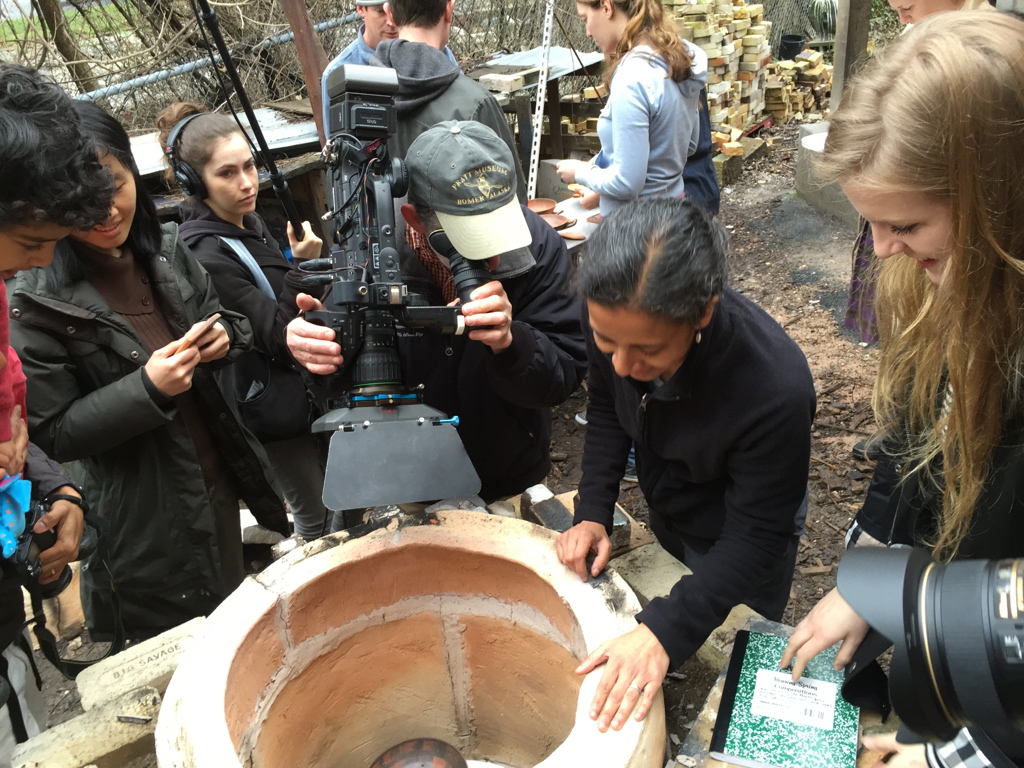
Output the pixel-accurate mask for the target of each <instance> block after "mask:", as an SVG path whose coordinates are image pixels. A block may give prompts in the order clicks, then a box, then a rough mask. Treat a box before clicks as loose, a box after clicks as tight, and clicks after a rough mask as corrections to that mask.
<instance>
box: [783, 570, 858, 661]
mask: <svg viewBox="0 0 1024 768" xmlns="http://www.w3.org/2000/svg"><path fill="white" fill-rule="evenodd" d="M868 629H869V627H868V623H867V622H866V621H864V619H862V618H861V617H860V616H859V615H858V614H857V612H856V611H855V610H853V608H851V607H850V604H849V603H847V602H846V601H845V600H844V599H843V598H842V596H841V595H840V594H839V590H836V589H833V590H832V591H831V592H829V593H828V594H827V595H825V596H824V597H823V598H822V599H821V600H820V601H818V604H817V605H816V606H814V608H812V609H811V612H810V613H808V614H807V615H806V616H805V617H804V620H803V621H801V622H800V623H799V624H797V625H796V629H794V630H793V634H792V636H791V637H790V638H789V643H788V644H787V645H786V651H785V653H783V654H782V661H781V662H780V664H779V666H781V667H782V668H783V669H786V668H788V667H789V665H790V663H792V665H793V679H794V680H799V679H800V675H802V674H803V673H804V668H805V667H806V666H807V662H809V661H810V660H811V659H813V658H814V657H815V656H817V655H818V654H819V653H821V652H822V651H824V650H825V649H826V648H831V647H832V646H833V645H835V644H836V643H838V642H842V645H841V646H840V648H839V651H838V652H837V653H836V660H835V665H834V666H835V668H836V669H842V668H843V667H845V666H846V665H847V664H849V663H850V659H852V658H853V653H854V651H856V650H857V647H858V646H859V645H860V644H861V642H862V641H863V640H864V636H865V635H867V633H868Z"/></svg>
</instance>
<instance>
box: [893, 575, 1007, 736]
mask: <svg viewBox="0 0 1024 768" xmlns="http://www.w3.org/2000/svg"><path fill="white" fill-rule="evenodd" d="M1022 584H1024V559H1022V560H992V561H988V560H966V561H962V562H957V563H951V564H950V565H946V566H942V565H939V564H937V563H931V564H929V566H928V567H926V568H925V569H924V571H923V572H922V573H921V576H920V583H919V587H918V594H919V605H920V609H919V618H918V622H917V623H918V625H919V629H918V632H919V633H920V636H921V644H920V645H921V648H920V650H921V659H920V661H919V663H918V665H919V666H923V667H924V670H925V672H926V674H927V676H928V677H927V679H928V680H929V682H930V683H931V689H932V690H931V691H930V695H929V696H928V697H927V699H929V700H931V701H933V702H934V705H935V706H936V708H937V709H938V711H939V712H940V713H941V714H942V716H943V719H944V720H946V721H947V722H949V723H951V724H952V725H953V726H955V727H957V728H959V727H963V726H968V725H985V726H996V727H999V726H1002V727H1007V728H1019V727H1021V726H1024V695H1022V694H1024V588H1022ZM901 714H902V713H901ZM904 719H906V718H904Z"/></svg>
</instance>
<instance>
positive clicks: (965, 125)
mask: <svg viewBox="0 0 1024 768" xmlns="http://www.w3.org/2000/svg"><path fill="white" fill-rule="evenodd" d="M820 172H821V174H822V176H824V177H825V178H826V179H831V180H837V181H839V183H840V184H841V185H842V187H843V189H844V191H845V192H846V194H847V196H848V197H849V198H850V200H851V202H852V203H853V205H854V207H856V208H857V210H858V211H859V212H860V213H861V215H862V216H863V217H864V218H865V219H867V221H868V222H869V223H870V224H871V227H872V233H873V235H874V240H875V252H876V253H877V254H878V256H879V257H880V258H881V259H883V261H884V264H883V267H882V272H881V275H880V280H879V297H878V308H879V325H880V331H881V336H882V353H881V358H880V365H879V374H878V379H877V382H876V385H875V392H874V408H875V414H876V421H877V424H878V428H879V430H880V431H882V432H884V433H886V434H888V435H889V436H890V437H889V439H888V441H887V447H886V453H887V455H885V456H883V457H882V459H881V460H880V462H879V467H878V470H877V471H876V474H875V478H874V480H873V481H872V486H871V488H870V489H869V492H868V500H867V502H866V503H865V505H864V508H863V509H862V510H861V512H860V514H859V515H858V517H857V522H856V525H855V527H854V530H853V533H852V536H851V538H852V539H853V540H854V543H855V544H865V543H874V544H882V545H887V546H891V545H900V544H904V545H913V546H927V547H930V548H931V549H932V552H933V554H934V555H935V556H936V557H938V558H939V559H941V560H944V561H949V560H953V559H957V558H1004V557H1020V556H1021V555H1024V195H1022V194H1021V191H1020V184H1021V179H1024V22H1021V21H1020V20H1018V19H1015V18H1013V17H1009V16H1005V15H1002V14H995V13H991V12H984V11H981V12H968V13H958V14H937V15H935V16H933V17H930V18H928V19H926V20H924V21H923V22H922V23H921V24H920V25H918V26H917V27H916V28H915V29H914V30H912V31H911V32H909V33H908V34H907V35H905V36H904V37H903V38H902V39H900V40H898V41H897V42H895V43H893V44H891V46H890V48H889V49H887V50H886V52H885V55H884V56H883V57H882V58H881V59H880V61H879V62H878V63H877V64H876V65H875V66H873V67H871V68H869V69H868V70H867V71H866V72H864V73H863V74H862V75H861V76H860V77H859V78H858V79H857V80H856V81H855V82H854V84H853V85H852V87H851V89H850V91H849V92H848V93H847V94H846V96H845V98H844V99H843V103H842V105H841V106H840V108H839V110H838V111H837V112H836V114H835V115H834V116H833V118H832V124H831V128H830V131H829V138H828V142H827V144H826V147H825V155H824V158H823V162H822V166H821V169H820ZM867 630H868V626H867V624H866V623H865V622H864V621H863V620H862V619H861V618H860V617H859V616H857V614H856V613H854V612H853V610H852V609H851V608H850V606H849V605H848V604H847V603H846V602H845V601H844V600H843V598H842V597H841V596H840V595H839V594H838V593H837V592H835V591H833V592H831V593H830V594H829V595H827V596H826V597H825V599H823V600H822V601H821V603H819V604H818V605H817V606H815V608H814V610H812V611H811V613H810V614H809V615H808V616H807V618H806V619H804V621H803V622H801V623H800V625H799V626H798V627H797V629H796V631H795V632H794V633H793V637H792V640H791V641H790V644H789V647H788V648H787V651H786V654H785V656H784V657H783V660H782V661H783V664H784V665H788V664H789V662H790V661H792V662H793V665H794V675H795V676H798V675H799V674H800V673H801V672H802V671H803V668H804V666H805V665H806V663H807V661H808V659H810V658H812V657H813V656H814V655H816V654H817V653H819V652H820V651H821V650H823V649H825V648H827V647H829V646H831V645H832V644H833V643H835V642H838V641H842V647H841V649H840V651H839V653H838V654H837V656H836V666H837V667H840V666H843V665H845V664H846V663H847V662H849V661H850V659H851V658H852V656H853V652H854V651H855V650H856V648H857V646H858V645H859V644H860V642H861V641H862V640H863V638H864V636H865V634H866V633H867Z"/></svg>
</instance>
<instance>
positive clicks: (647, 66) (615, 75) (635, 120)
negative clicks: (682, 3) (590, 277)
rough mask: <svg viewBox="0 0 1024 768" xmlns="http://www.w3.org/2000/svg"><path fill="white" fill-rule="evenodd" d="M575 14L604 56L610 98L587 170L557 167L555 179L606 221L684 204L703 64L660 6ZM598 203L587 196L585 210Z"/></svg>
mask: <svg viewBox="0 0 1024 768" xmlns="http://www.w3.org/2000/svg"><path fill="white" fill-rule="evenodd" d="M576 11H577V13H578V14H579V17H580V20H581V21H582V22H583V23H584V25H585V26H586V32H587V37H589V38H591V39H592V40H593V41H594V42H595V43H596V44H597V47H598V48H600V49H601V51H602V52H603V53H604V56H605V64H606V67H605V74H604V79H605V82H606V83H608V85H609V91H610V92H609V96H608V103H607V104H606V105H605V107H604V109H602V110H601V116H600V118H599V120H598V126H597V133H598V137H599V138H600V140H601V151H600V152H599V153H598V155H597V156H596V157H595V158H594V159H593V160H591V161H589V162H583V161H580V160H563V161H561V162H560V163H559V164H558V175H559V176H560V177H561V179H562V181H564V182H566V183H573V182H578V183H579V184H581V185H583V186H584V187H586V188H587V189H588V190H590V191H591V192H592V193H595V194H596V195H598V196H600V205H601V214H602V215H604V216H607V215H608V214H609V213H611V212H612V211H613V210H615V209H616V208H618V207H619V206H621V205H623V204H625V203H628V202H629V201H630V200H635V199H636V198H638V197H641V196H644V197H653V196H661V197H682V196H683V191H684V181H683V168H684V166H685V165H686V159H687V157H689V156H690V155H691V154H693V153H694V151H695V150H696V148H697V142H698V138H699V135H700V125H699V121H698V119H697V118H698V115H697V110H698V100H699V98H700V92H701V88H703V86H704V81H705V80H706V77H707V56H706V55H705V53H704V52H703V51H702V50H700V48H697V47H696V46H694V45H690V44H687V43H685V42H684V41H683V40H680V39H679V33H678V32H677V31H676V28H675V25H674V24H673V22H672V21H671V19H668V18H667V17H666V16H665V13H664V11H663V10H662V6H661V0H579V2H577V3H576ZM596 202H597V201H596V199H594V198H593V196H592V195H588V196H585V197H584V201H583V204H584V206H586V207H594V206H595V205H596Z"/></svg>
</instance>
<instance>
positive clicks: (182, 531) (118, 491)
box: [10, 224, 288, 636]
mask: <svg viewBox="0 0 1024 768" xmlns="http://www.w3.org/2000/svg"><path fill="white" fill-rule="evenodd" d="M146 268H147V272H148V274H149V276H150V279H151V280H152V287H153V291H154V294H155V295H156V296H157V297H159V300H160V305H161V307H162V309H163V312H164V315H165V317H166V319H167V322H168V324H169V325H170V327H171V331H172V332H173V333H175V334H176V335H181V334H184V333H185V331H186V330H188V328H189V327H190V326H191V325H193V324H194V323H196V322H198V321H200V320H202V319H203V318H206V317H209V316H210V315H211V314H213V313H214V312H220V313H221V315H222V316H223V318H224V320H225V321H226V326H227V327H228V332H229V335H230V336H231V349H230V351H229V352H228V354H227V356H226V357H225V358H223V359H222V360H219V361H216V362H214V363H210V364H203V365H200V366H199V367H197V368H196V371H195V374H194V376H193V380H192V392H193V393H194V394H195V396H196V401H197V403H198V405H199V407H200V409H201V410H202V413H203V416H204V418H205V420H206V425H207V427H208V428H209V430H210V433H211V435H212V437H213V439H214V441H215V444H216V446H217V448H218V452H219V454H220V455H221V458H222V460H223V462H224V465H225V467H226V469H227V471H228V472H229V473H230V474H231V475H232V477H233V480H234V481H235V483H236V484H237V488H238V490H239V493H240V494H241V496H242V498H243V499H244V500H245V501H246V503H247V504H248V506H249V508H250V510H252V512H253V514H254V515H255V516H256V518H257V519H258V520H259V521H260V522H261V523H262V524H263V525H266V526H268V527H270V528H273V529H275V530H278V531H280V532H282V533H287V531H288V523H287V518H286V517H285V512H284V508H283V505H282V503H281V501H280V496H279V494H278V493H277V491H276V490H275V488H274V486H273V485H272V484H271V482H270V481H269V480H268V473H267V470H266V467H265V463H264V461H265V454H263V450H262V448H261V447H260V446H259V445H258V443H257V442H256V440H255V438H253V437H252V435H251V434H249V433H248V432H247V431H245V430H244V429H243V428H242V426H241V424H240V423H239V421H238V417H237V414H236V413H235V412H234V411H233V410H232V409H231V407H230V406H229V405H228V404H227V403H226V402H225V400H224V398H223V397H222V395H221V393H220V389H219V388H218V387H217V384H216V382H215V381H214V379H213V369H215V368H217V367H220V366H223V365H226V364H228V363H230V362H232V361H233V360H235V359H237V358H238V356H239V355H240V354H241V353H242V352H243V351H244V350H246V349H248V348H249V347H250V346H251V345H252V332H251V329H250V327H249V323H248V321H247V320H245V318H243V317H242V316H240V315H237V314H235V313H234V312H230V311H228V310H225V309H223V308H222V307H221V306H220V302H219V300H218V298H217V294H216V292H215V291H214V289H213V285H212V283H211V282H210V277H209V275H207V274H206V272H205V270H203V268H202V267H201V266H200V265H199V263H198V262H196V261H195V259H193V258H192V256H191V255H190V254H189V253H188V251H187V249H186V248H185V246H184V244H183V243H182V242H181V241H180V240H179V239H178V236H177V226H176V225H173V224H167V225H164V228H163V244H162V249H161V253H160V254H159V255H158V256H155V257H152V259H151V260H150V262H149V263H147V264H146ZM47 273H48V270H44V269H34V270H32V271H31V272H22V273H21V274H20V275H19V276H18V280H17V282H16V284H15V287H14V292H13V295H12V296H11V302H10V304H11V318H12V322H11V344H12V346H14V347H15V349H17V350H18V353H19V354H20V355H21V358H22V363H23V365H24V368H25V373H26V375H27V376H28V379H29V381H30V382H31V385H30V387H29V396H28V409H29V432H30V434H32V435H33V440H34V441H35V442H36V443H38V444H39V446H40V447H41V448H43V449H44V450H45V451H46V452H47V454H49V456H50V457H52V458H53V459H55V460H57V461H60V462H63V463H68V462H70V463H71V464H70V470H71V474H72V477H74V478H75V480H76V481H77V482H78V484H79V485H80V486H81V487H82V489H83V491H84V492H85V497H86V499H88V502H89V504H90V507H91V509H92V511H93V514H95V515H96V516H97V517H99V518H102V519H103V520H104V521H105V523H106V526H105V527H106V533H105V538H104V542H105V549H106V551H107V553H108V556H109V558H110V565H111V567H112V569H113V573H112V576H113V579H114V584H115V586H116V587H117V589H118V591H119V593H120V596H121V603H122V608H123V614H124V615H123V618H124V622H125V625H126V626H127V627H132V628H134V634H136V635H147V634H153V633H155V632H159V631H163V630H164V629H167V628H169V627H173V626H175V625H177V624H179V623H181V622H183V621H186V620H188V619H190V618H193V617H195V616H199V615H203V614H206V613H208V612H209V611H210V610H212V609H213V608H214V607H216V605H217V604H218V603H219V602H220V600H222V599H223V598H224V597H225V587H224V584H223V579H222V577H221V571H220V563H219V556H218V552H217V543H216V535H215V532H214V515H213V511H212V510H211V508H210V504H209V500H208V496H207V490H206V485H205V482H204V480H203V475H202V472H201V471H200V467H199V462H198V459H197V457H196V452H195V447H194V444H193V442H192V438H191V436H190V435H189V432H188V428H187V426H186V424H185V421H184V420H183V419H181V418H179V417H178V411H177V409H176V408H175V407H174V403H173V400H171V399H169V398H165V397H163V396H162V395H161V394H160V393H159V392H158V391H155V389H154V388H152V387H151V385H148V384H147V382H148V379H147V377H145V376H144V374H143V367H144V366H145V364H146V362H147V360H148V359H149V354H148V353H147V352H146V348H145V345H144V344H143V343H142V340H141V339H140V338H139V336H138V334H137V333H136V332H135V330H134V328H133V327H132V326H131V324H130V323H128V321H127V320H125V319H124V318H122V317H121V316H120V315H118V314H116V313H115V312H113V311H112V310H111V309H110V307H109V306H108V305H107V303H106V301H105V300H104V299H103V298H102V296H100V294H99V292H98V291H96V289H94V288H93V287H92V286H91V285H90V284H89V283H87V282H84V281H81V282H77V283H73V284H66V285H60V286H59V287H56V288H51V287H49V285H48V280H47V276H48V274H47ZM91 565H92V563H91V562H89V561H86V563H85V564H84V567H83V573H82V577H83V578H82V592H83V603H84V607H85V609H86V616H87V618H88V620H89V625H90V628H92V629H93V630H95V631H96V632H98V634H99V635H100V636H103V635H105V634H107V633H109V632H110V629H111V627H110V616H111V609H110V598H109V581H107V582H105V581H104V579H103V578H101V577H100V575H99V574H98V573H94V571H97V570H98V569H94V568H91V567H90V566H91Z"/></svg>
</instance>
